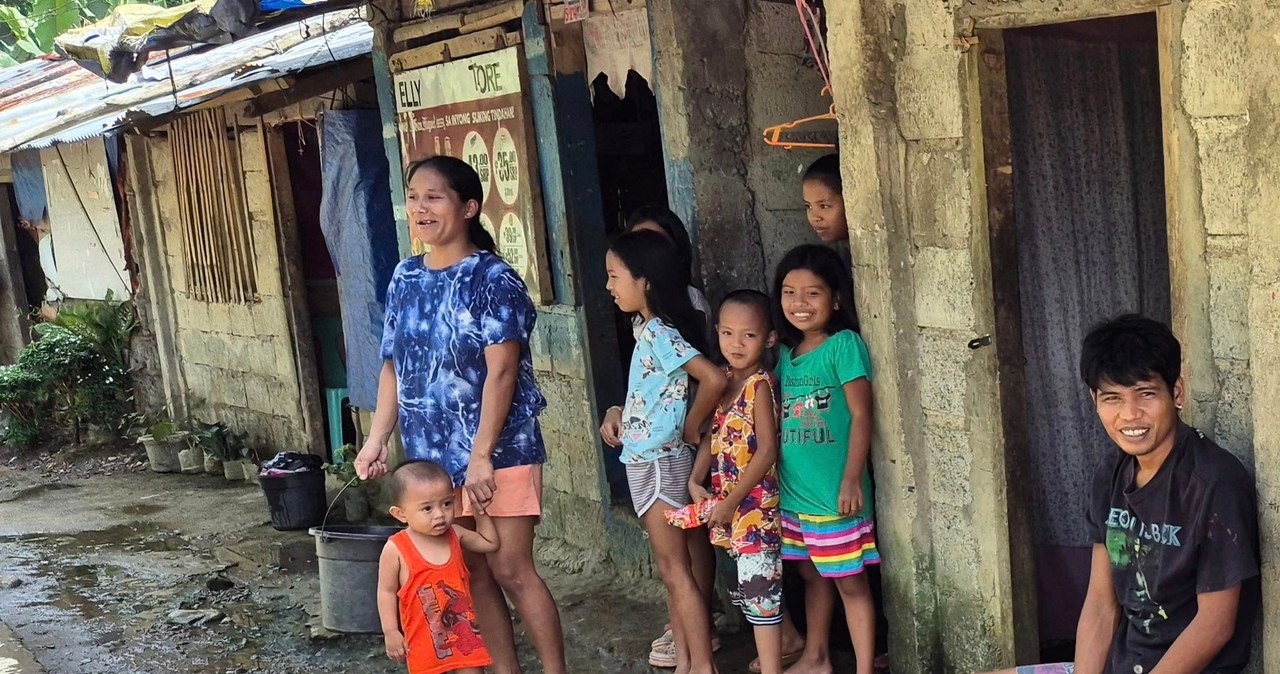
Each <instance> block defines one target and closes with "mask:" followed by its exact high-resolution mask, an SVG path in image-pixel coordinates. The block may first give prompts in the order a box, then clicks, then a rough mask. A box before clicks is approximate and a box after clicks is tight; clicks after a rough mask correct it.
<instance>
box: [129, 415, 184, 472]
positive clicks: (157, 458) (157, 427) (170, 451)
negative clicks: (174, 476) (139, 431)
mask: <svg viewBox="0 0 1280 674" xmlns="http://www.w3.org/2000/svg"><path fill="white" fill-rule="evenodd" d="M187 435H188V434H187V432H186V431H183V430H179V429H178V427H177V425H176V424H174V422H173V421H172V420H171V419H168V418H162V419H160V420H159V421H156V422H155V423H153V424H151V425H150V426H149V427H148V428H147V432H146V434H144V435H143V436H142V437H140V438H138V442H140V443H142V446H143V447H144V448H145V449H146V450H147V462H148V463H149V464H151V470H153V471H155V472H157V473H175V472H178V471H179V470H182V460H181V457H180V456H179V454H180V453H181V452H182V450H183V449H185V448H186V447H187Z"/></svg>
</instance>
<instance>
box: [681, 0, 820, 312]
mask: <svg viewBox="0 0 1280 674" xmlns="http://www.w3.org/2000/svg"><path fill="white" fill-rule="evenodd" d="M747 9H748V13H747V35H746V50H745V57H746V63H747V126H748V129H747V133H746V141H747V147H746V148H744V154H745V156H746V157H747V162H748V163H747V186H748V187H749V188H750V190H751V196H752V199H753V211H754V214H755V220H756V223H758V226H759V228H760V244H761V247H762V250H763V253H764V264H765V273H764V283H765V285H766V286H767V285H768V284H769V283H771V282H772V280H773V270H774V268H775V267H777V265H778V261H779V260H781V259H782V256H783V255H785V254H786V252H787V251H788V250H791V248H793V247H794V246H796V245H799V244H801V243H818V237H817V236H816V235H814V233H813V229H812V228H811V227H810V226H809V222H808V220H807V218H806V215H805V210H804V198H803V195H802V194H801V191H800V177H801V175H802V174H803V173H804V170H805V169H806V168H808V167H809V164H811V163H813V160H815V159H817V158H818V157H821V156H822V155H824V154H828V153H831V152H835V148H831V149H828V150H824V149H810V148H797V149H794V150H784V149H782V148H780V147H770V146H768V145H765V143H764V140H763V137H762V136H763V133H764V129H765V128H767V127H770V126H773V125H775V124H782V123H785V122H791V121H794V120H797V119H801V118H804V117H812V116H814V115H820V114H823V113H826V112H827V111H828V109H829V108H830V104H831V99H830V98H829V97H827V96H823V95H821V91H822V88H823V87H824V86H826V84H825V82H823V80H822V75H821V74H820V73H819V72H818V70H817V68H816V66H815V65H814V63H813V59H812V57H811V56H810V55H809V52H808V44H807V42H806V40H805V35H804V28H803V26H802V24H801V23H800V19H799V15H798V14H797V13H796V8H795V7H794V6H793V5H786V4H780V3H773V2H750V3H748V5H747ZM836 135H837V134H836V125H835V123H834V122H815V123H812V124H810V125H808V126H805V127H801V128H797V129H795V130H794V131H791V132H788V135H787V137H789V138H794V139H797V140H803V141H806V142H814V143H830V144H832V145H835V144H836ZM713 255H718V252H717V251H714V250H710V249H708V250H706V251H705V252H704V253H703V256H704V258H706V257H710V256H713ZM762 289H763V288H762Z"/></svg>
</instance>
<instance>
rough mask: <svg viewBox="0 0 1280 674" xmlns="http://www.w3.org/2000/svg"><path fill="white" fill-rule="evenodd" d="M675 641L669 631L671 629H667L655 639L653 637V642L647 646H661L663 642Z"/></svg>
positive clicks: (671, 642) (670, 642)
mask: <svg viewBox="0 0 1280 674" xmlns="http://www.w3.org/2000/svg"><path fill="white" fill-rule="evenodd" d="M675 641H676V638H675V635H673V634H672V633H671V630H670V629H668V630H667V631H666V632H663V633H662V636H660V637H658V638H657V639H654V640H653V643H651V644H649V648H657V647H659V646H662V645H663V644H673V643H675Z"/></svg>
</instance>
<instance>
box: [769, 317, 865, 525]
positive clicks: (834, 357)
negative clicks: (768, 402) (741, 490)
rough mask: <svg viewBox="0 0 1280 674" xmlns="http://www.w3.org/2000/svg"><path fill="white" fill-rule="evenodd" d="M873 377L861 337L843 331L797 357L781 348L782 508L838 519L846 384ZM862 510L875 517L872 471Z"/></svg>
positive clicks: (846, 411) (845, 452)
mask: <svg viewBox="0 0 1280 674" xmlns="http://www.w3.org/2000/svg"><path fill="white" fill-rule="evenodd" d="M860 377H866V378H867V379H868V380H870V379H871V357H870V356H869V355H868V353H867V344H866V342H863V341H862V337H860V336H858V334H857V333H855V332H853V331H850V330H842V331H840V332H837V333H836V334H834V335H831V336H830V337H828V338H827V340H826V341H825V342H823V343H822V344H819V345H818V348H816V349H814V350H813V351H810V352H809V353H806V354H804V355H802V356H799V357H796V358H794V359H793V358H792V357H791V349H790V348H789V347H786V346H784V347H782V354H781V358H780V362H779V363H778V379H779V380H781V382H782V460H781V461H780V462H779V463H778V480H779V482H780V483H781V486H782V503H781V505H782V509H783V510H788V511H791V512H795V513H803V514H806V515H837V514H839V512H840V510H839V504H838V503H837V498H838V497H839V494H840V480H841V478H843V477H844V469H845V464H846V463H847V462H848V459H849V424H850V421H851V417H850V416H849V404H848V402H847V401H846V400H845V397H844V385H845V384H847V383H849V382H851V381H854V380H855V379H858V378H860ZM862 503H863V505H862V511H861V512H860V513H858V515H859V516H860V517H864V518H866V517H871V515H872V512H873V509H872V492H871V473H870V471H868V470H863V471H862Z"/></svg>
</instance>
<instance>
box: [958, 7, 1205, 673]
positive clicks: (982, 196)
mask: <svg viewBox="0 0 1280 674" xmlns="http://www.w3.org/2000/svg"><path fill="white" fill-rule="evenodd" d="M1146 13H1152V14H1154V15H1155V18H1156V26H1157V29H1156V30H1157V34H1156V42H1157V44H1156V49H1157V52H1158V58H1159V68H1160V72H1159V73H1158V77H1159V82H1160V101H1161V116H1162V132H1163V139H1162V140H1163V151H1164V183H1165V217H1166V230H1167V231H1168V232H1169V233H1170V245H1169V251H1168V255H1169V256H1170V260H1171V264H1175V263H1176V261H1177V260H1178V258H1179V255H1178V254H1177V253H1178V251H1177V250H1175V246H1174V242H1175V241H1176V240H1177V239H1176V237H1175V235H1174V232H1176V231H1177V230H1178V226H1179V225H1178V223H1179V219H1178V212H1177V203H1178V196H1179V195H1178V191H1177V180H1176V179H1175V176H1176V175H1177V161H1178V152H1177V142H1176V138H1177V134H1176V130H1175V117H1174V114H1175V113H1174V98H1173V57H1172V44H1173V20H1172V11H1171V8H1170V6H1169V5H1168V4H1167V1H1165V0H1159V1H1158V2H1150V1H1144V0H1139V1H1138V2H1137V3H1135V4H1134V6H1131V7H1128V8H1122V9H1119V10H1115V11H1111V12H1099V13H1094V14H1080V15H1072V16H1057V17H1053V18H1051V19H1046V18H1045V17H1042V16H1040V15H1036V14H1028V15H1024V16H1017V15H1009V14H1002V15H999V16H995V17H990V18H989V19H984V18H982V17H970V18H972V19H973V37H976V38H977V40H976V43H975V45H976V46H975V47H974V48H972V49H970V51H969V53H968V58H969V68H968V73H969V82H968V85H969V103H970V110H971V111H973V112H974V114H972V115H970V119H969V134H970V137H971V138H972V139H973V141H974V142H973V148H974V151H973V153H972V154H971V160H972V162H973V166H972V168H973V172H974V175H976V176H981V177H983V178H984V181H985V183H984V185H985V189H980V190H978V192H977V194H976V195H975V196H976V197H977V198H978V199H979V200H980V201H981V204H980V207H979V208H977V209H975V210H976V211H977V212H978V213H979V214H980V216H979V219H980V222H978V223H977V225H978V229H979V232H981V231H983V230H985V232H986V236H987V237H988V244H989V253H990V259H989V260H985V261H983V262H984V263H988V264H990V271H991V276H990V278H991V285H992V301H993V305H994V306H993V308H994V316H995V321H994V330H993V334H992V339H993V342H994V344H995V347H996V369H997V377H996V379H997V388H998V398H999V402H998V409H999V411H1000V417H1001V429H1002V437H1003V443H1004V466H1005V481H1006V485H1007V496H1006V504H1007V508H1008V522H1009V541H1010V544H1009V560H1010V569H1009V573H1010V577H1011V581H1012V591H1013V595H1012V601H1013V605H1012V607H1011V608H1012V612H1013V624H1014V654H1015V658H1016V660H1017V662H1018V664H1031V663H1035V662H1038V661H1039V652H1040V644H1039V597H1038V592H1039V587H1038V583H1037V572H1036V560H1035V548H1034V546H1033V545H1028V544H1026V542H1028V541H1031V540H1032V539H1033V533H1034V522H1033V517H1032V485H1031V475H1032V466H1031V454H1030V443H1031V439H1030V434H1029V432H1028V430H1027V423H1028V409H1027V406H1026V398H1027V396H1026V369H1025V363H1026V354H1025V353H1024V350H1023V343H1022V308H1021V291H1020V286H1019V274H1018V267H1017V264H1016V262H1017V260H1018V233H1017V226H1016V225H1017V221H1016V218H1015V209H1014V200H1013V184H1014V175H1013V152H1012V145H1013V139H1012V133H1011V129H1010V120H1009V99H1008V79H1007V73H1006V58H1005V57H1006V55H1005V44H1004V32H1005V31H1006V30H1010V29H1016V28H1027V27H1032V26H1037V25H1047V24H1061V23H1073V22H1077V21H1087V20H1092V19H1106V18H1115V17H1119V16H1126V15H1132V14H1146ZM1009 261H1013V264H1010V263H1009ZM1170 281H1171V283H1172V285H1173V293H1174V294H1173V298H1174V301H1173V303H1172V307H1171V313H1172V316H1173V317H1174V318H1173V320H1174V322H1175V328H1176V326H1177V321H1178V320H1179V319H1178V316H1180V315H1185V314H1184V313H1183V312H1179V310H1178V309H1179V307H1178V302H1177V298H1178V294H1177V291H1178V282H1177V281H1176V280H1175V279H1174V275H1173V273H1172V269H1171V273H1170Z"/></svg>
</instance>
